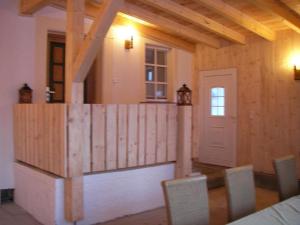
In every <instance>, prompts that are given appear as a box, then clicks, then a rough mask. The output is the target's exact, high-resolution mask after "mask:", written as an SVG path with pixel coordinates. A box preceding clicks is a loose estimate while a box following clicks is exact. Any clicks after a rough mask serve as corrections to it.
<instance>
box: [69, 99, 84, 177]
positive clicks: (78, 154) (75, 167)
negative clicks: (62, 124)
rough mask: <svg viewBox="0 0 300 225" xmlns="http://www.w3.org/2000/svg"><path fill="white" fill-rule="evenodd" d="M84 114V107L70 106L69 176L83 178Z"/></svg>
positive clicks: (79, 105)
mask: <svg viewBox="0 0 300 225" xmlns="http://www.w3.org/2000/svg"><path fill="white" fill-rule="evenodd" d="M82 114H83V105H81V104H70V105H68V159H67V160H68V176H69V177H76V176H81V175H82V171H83V169H82V168H83V156H82V135H83V131H82V120H81V119H82Z"/></svg>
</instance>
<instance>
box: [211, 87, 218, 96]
mask: <svg viewBox="0 0 300 225" xmlns="http://www.w3.org/2000/svg"><path fill="white" fill-rule="evenodd" d="M211 96H213V97H216V96H218V88H212V89H211Z"/></svg>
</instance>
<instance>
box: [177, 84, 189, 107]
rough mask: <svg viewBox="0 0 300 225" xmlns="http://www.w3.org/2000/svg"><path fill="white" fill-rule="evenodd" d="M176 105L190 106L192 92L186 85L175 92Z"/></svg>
mask: <svg viewBox="0 0 300 225" xmlns="http://www.w3.org/2000/svg"><path fill="white" fill-rule="evenodd" d="M177 105H192V91H191V89H189V88H188V87H187V86H186V84H183V85H182V87H181V88H179V89H178V91H177Z"/></svg>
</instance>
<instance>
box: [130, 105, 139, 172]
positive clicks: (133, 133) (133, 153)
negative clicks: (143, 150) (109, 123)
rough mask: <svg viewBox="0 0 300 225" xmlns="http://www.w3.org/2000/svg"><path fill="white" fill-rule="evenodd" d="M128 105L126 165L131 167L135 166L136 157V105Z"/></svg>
mask: <svg viewBox="0 0 300 225" xmlns="http://www.w3.org/2000/svg"><path fill="white" fill-rule="evenodd" d="M128 107H129V110H128V113H129V115H128V167H133V166H137V159H138V150H137V147H138V143H137V142H138V136H137V132H138V105H129V106H128Z"/></svg>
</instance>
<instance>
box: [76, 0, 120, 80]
mask: <svg viewBox="0 0 300 225" xmlns="http://www.w3.org/2000/svg"><path fill="white" fill-rule="evenodd" d="M102 5H103V6H102V7H101V8H100V9H99V10H100V12H99V13H98V14H97V17H96V18H95V20H94V22H93V25H92V27H91V29H90V31H89V33H88V34H87V36H86V38H85V40H84V42H83V44H82V46H81V48H80V50H79V53H78V55H77V57H76V60H75V63H74V77H73V81H75V82H83V81H84V79H85V77H86V76H87V73H88V70H89V68H90V66H91V65H92V63H93V60H94V59H95V57H96V55H97V53H98V49H99V47H100V46H101V44H102V42H103V39H104V37H105V35H106V32H107V31H108V29H109V27H110V26H111V24H112V22H113V20H114V18H115V16H116V14H117V12H118V11H120V9H121V8H122V7H123V6H124V1H123V0H105V1H103V4H102Z"/></svg>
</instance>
